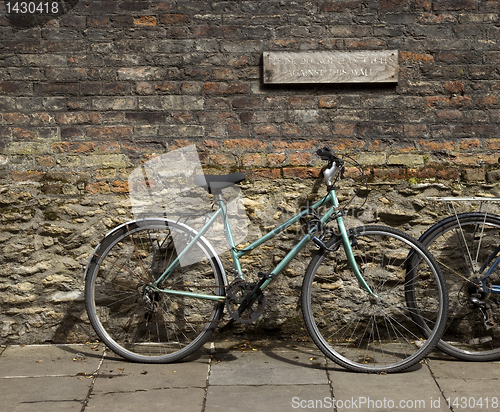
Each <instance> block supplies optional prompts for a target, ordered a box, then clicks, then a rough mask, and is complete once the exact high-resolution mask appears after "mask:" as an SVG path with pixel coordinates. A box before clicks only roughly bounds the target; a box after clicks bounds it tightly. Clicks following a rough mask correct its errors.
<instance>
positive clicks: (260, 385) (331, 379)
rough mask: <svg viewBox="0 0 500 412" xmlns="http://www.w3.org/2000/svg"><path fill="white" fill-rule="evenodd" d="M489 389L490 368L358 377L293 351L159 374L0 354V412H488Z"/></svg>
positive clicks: (66, 348)
mask: <svg viewBox="0 0 500 412" xmlns="http://www.w3.org/2000/svg"><path fill="white" fill-rule="evenodd" d="M210 348H212V350H211V349H210ZM499 383H500V361H497V362H482V363H469V362H461V361H457V360H455V359H452V358H449V357H447V356H445V355H442V354H440V352H433V353H432V354H431V356H429V357H428V358H427V359H426V360H425V361H423V362H422V363H420V364H418V365H415V366H414V367H413V368H411V369H409V370H407V371H405V372H402V373H398V374H363V373H353V372H349V371H347V370H345V369H343V368H340V367H339V366H337V365H335V364H333V363H332V362H331V361H330V360H327V359H326V358H325V356H324V355H323V354H322V353H321V352H319V351H318V350H317V349H316V348H315V347H314V346H313V345H310V344H303V343H297V342H291V343H290V342H289V343H287V342H272V341H268V342H265V341H264V342H260V343H258V344H255V345H254V344H251V343H249V342H246V341H244V342H238V341H236V342H222V343H216V344H215V346H210V345H209V346H208V347H206V348H205V349H204V350H201V351H199V353H198V354H196V356H193V357H191V358H190V359H188V360H187V361H185V362H180V363H176V364H168V365H165V364H160V365H156V364H138V363H131V362H128V361H126V360H124V359H121V358H120V357H118V356H116V355H114V354H113V353H112V352H110V351H109V350H108V351H106V349H105V348H104V347H103V346H102V345H38V346H24V347H20V346H12V347H11V346H8V347H0V411H2V412H3V411H4V410H5V411H9V412H11V411H13V412H16V411H18V412H19V411H21V412H58V411H70V412H72V411H79V412H86V411H90V410H92V411H94V410H95V411H103V412H111V411H120V412H122V411H128V410H131V411H140V410H142V409H144V408H148V409H153V410H172V411H175V412H184V411H186V412H187V411H189V412H198V411H199V412H215V411H217V412H224V411H227V412H232V411H238V412H245V411H252V412H254V411H264V410H269V411H273V412H280V411H310V410H315V411H337V412H342V411H375V410H377V411H386V412H391V411H432V412H434V411H452V412H459V411H460V412H461V411H472V412H484V411H488V412H490V411H491V412H493V411H495V412H498V411H499V410H500V405H499V403H500V394H499V393H498V392H499V391H498V389H497V388H498V384H499ZM448 402H450V403H451V405H449V404H448Z"/></svg>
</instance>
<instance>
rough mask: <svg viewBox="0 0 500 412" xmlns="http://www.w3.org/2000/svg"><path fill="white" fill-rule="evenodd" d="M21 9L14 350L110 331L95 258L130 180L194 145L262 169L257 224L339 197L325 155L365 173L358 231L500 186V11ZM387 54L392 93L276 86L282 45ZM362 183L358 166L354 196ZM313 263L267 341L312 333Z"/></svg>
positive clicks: (8, 39)
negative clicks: (265, 58)
mask: <svg viewBox="0 0 500 412" xmlns="http://www.w3.org/2000/svg"><path fill="white" fill-rule="evenodd" d="M6 3H7V2H5V1H0V10H1V11H0V13H1V14H0V211H1V214H0V250H1V254H0V264H1V265H0V303H1V308H2V311H1V313H0V343H2V342H9V343H35V342H44V341H57V342H62V341H85V340H87V339H94V335H93V334H92V332H91V330H90V329H89V327H88V324H87V323H86V315H85V311H84V305H83V295H82V290H83V282H82V281H83V271H84V268H85V265H86V261H87V258H88V256H89V253H90V252H91V250H92V249H93V247H95V245H96V244H97V243H98V242H99V239H100V238H101V237H102V236H103V235H104V234H105V233H106V232H107V231H108V230H109V229H110V228H112V227H114V226H115V225H117V224H119V223H121V222H124V221H127V220H129V219H131V218H132V216H131V212H130V202H129V200H128V197H127V191H128V186H127V177H128V174H129V173H130V171H131V170H133V169H134V167H136V166H137V165H139V164H140V163H141V162H143V161H145V160H147V159H149V158H151V157H152V156H155V155H156V154H160V153H163V152H165V151H168V150H171V149H173V148H176V147H180V146H183V145H185V144H189V143H195V144H196V145H197V147H198V150H199V152H200V154H201V158H202V161H203V163H204V166H205V167H206V169H207V170H209V171H213V172H215V173H225V172H230V171H235V170H242V171H244V172H245V174H246V175H247V181H246V182H245V183H244V185H243V190H244V195H245V196H246V198H247V201H246V205H247V211H248V214H249V216H250V218H251V220H252V223H253V224H254V225H255V227H262V228H267V227H270V226H272V225H275V224H276V223H277V222H280V221H282V220H283V219H284V218H285V217H286V216H287V215H288V214H290V213H291V212H292V211H293V210H298V208H300V205H301V204H303V202H304V200H305V199H306V198H307V197H308V196H310V195H311V196H312V195H313V194H314V193H316V192H317V191H318V190H320V191H321V190H324V189H318V188H320V187H321V181H320V180H318V179H317V178H318V176H319V168H320V167H321V164H320V161H319V159H318V158H317V157H316V156H315V155H314V152H315V150H316V149H317V148H318V147H320V146H323V145H328V146H329V147H331V148H332V149H334V150H335V151H337V152H338V153H341V154H349V155H351V156H352V157H353V158H355V159H356V160H357V161H358V162H359V163H360V164H361V165H362V166H363V167H364V170H365V173H366V176H367V180H368V186H366V187H363V190H362V191H361V192H360V197H359V198H357V199H356V200H355V201H354V205H355V206H353V207H352V208H351V209H349V211H350V212H352V213H350V216H351V220H352V223H353V224H357V223H360V222H375V221H377V222H379V223H382V224H387V225H391V226H395V227H399V228H402V229H404V230H407V231H410V232H411V233H413V234H415V235H418V234H419V233H421V232H422V231H423V230H424V229H425V228H426V227H428V225H430V224H431V223H433V222H435V221H436V220H438V219H439V217H440V216H444V215H445V214H446V213H447V212H446V209H445V208H444V207H443V206H442V205H436V204H433V203H432V202H429V201H427V200H426V197H427V196H436V195H441V194H446V195H449V194H472V193H474V194H477V193H483V194H497V190H498V187H497V181H499V180H500V169H499V167H498V162H497V160H498V157H499V149H500V138H499V137H498V128H499V122H500V102H499V97H500V80H499V79H500V74H499V71H498V66H499V63H500V51H499V45H498V39H500V19H499V14H498V13H499V8H500V6H499V5H498V2H497V1H495V0H426V1H423V0H391V1H388V0H378V1H375V0H366V1H358V0H349V1H344V0H342V1H335V2H328V1H307V2H306V1H290V2H288V1H188V0H183V1H66V2H54V3H57V4H58V13H57V14H55V15H50V14H49V15H40V16H35V17H33V16H29V15H24V16H19V15H14V14H11V15H8V16H7V15H5V10H6V7H7V5H6ZM11 3H12V2H11ZM385 49H395V50H398V51H399V65H400V68H399V82H398V83H397V84H394V85H391V84H388V85H377V84H357V85H337V84H330V85H300V86H287V85H264V84H263V81H262V53H263V52H264V51H279V50H289V51H297V50H301V51H304V50H314V51H318V50H385ZM359 182H360V177H359V174H358V172H357V170H356V169H355V168H349V169H348V171H347V179H346V180H344V181H343V183H342V186H343V187H344V188H345V189H344V190H343V191H342V193H341V199H343V200H347V199H349V198H350V196H351V195H352V194H353V193H354V191H353V188H355V187H356V185H358V184H359ZM320 193H321V192H320ZM368 193H369V195H370V196H369V200H368V203H367V204H366V205H365V206H363V207H362V208H361V209H357V208H356V207H361V205H362V204H363V201H364V198H363V197H364V196H365V195H367V194H368ZM356 205H357V206H356ZM363 211H364V213H363V214H361V212H363ZM294 239H296V237H295V234H294V233H291V232H290V233H287V234H286V235H284V236H283V237H281V238H280V239H279V240H278V241H277V243H276V244H275V245H274V246H270V247H269V248H267V249H264V250H263V251H262V252H260V253H256V254H255V255H253V258H251V259H250V258H249V260H248V262H247V263H249V267H248V269H249V270H248V272H249V276H250V277H251V276H252V274H253V275H255V273H256V272H257V271H259V270H269V269H271V268H272V267H273V263H276V259H277V257H279V256H282V255H283V254H284V253H285V252H284V251H285V250H286V249H287V248H289V247H290V245H291V244H292V242H293V240H294ZM308 254H309V252H307V251H306V252H304V254H303V255H302V258H301V259H298V260H296V261H295V262H293V263H292V264H291V265H290V267H289V268H287V269H286V270H285V272H284V276H283V277H281V278H280V279H279V280H278V281H277V282H276V284H275V286H274V287H275V289H274V290H275V291H280V292H281V293H282V294H283V296H282V297H280V298H271V299H270V301H269V305H268V311H267V313H266V316H265V318H264V319H263V320H262V321H261V322H260V323H259V324H258V325H257V326H248V328H250V329H249V330H254V331H262V330H279V331H282V333H292V332H293V333H299V334H300V333H304V332H303V330H302V324H301V322H300V312H299V310H298V307H297V303H298V295H299V291H300V284H301V279H302V277H301V275H302V274H303V272H304V270H305V268H306V266H307V261H308ZM260 326H262V327H263V328H264V329H261V328H260Z"/></svg>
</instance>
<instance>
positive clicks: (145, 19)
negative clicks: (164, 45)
mask: <svg viewBox="0 0 500 412" xmlns="http://www.w3.org/2000/svg"><path fill="white" fill-rule="evenodd" d="M134 24H135V25H136V26H156V24H157V21H156V17H154V16H140V17H135V18H134Z"/></svg>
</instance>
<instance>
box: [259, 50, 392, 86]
mask: <svg viewBox="0 0 500 412" xmlns="http://www.w3.org/2000/svg"><path fill="white" fill-rule="evenodd" d="M398 67H399V66H398V51H397V50H380V51H379V50H377V51H353V52H349V51H312V52H264V83H267V84H279V83H287V84H291V83H396V82H397V81H398Z"/></svg>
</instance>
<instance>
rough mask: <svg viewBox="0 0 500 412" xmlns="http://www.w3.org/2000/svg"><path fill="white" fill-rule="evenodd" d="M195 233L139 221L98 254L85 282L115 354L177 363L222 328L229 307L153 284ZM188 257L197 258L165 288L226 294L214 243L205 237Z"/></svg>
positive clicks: (97, 322)
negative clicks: (226, 309)
mask: <svg viewBox="0 0 500 412" xmlns="http://www.w3.org/2000/svg"><path fill="white" fill-rule="evenodd" d="M195 235H196V232H195V231H194V230H193V229H191V228H189V227H188V226H186V225H183V224H179V223H175V222H172V221H167V220H164V219H144V220H137V221H133V222H129V223H126V224H124V225H122V226H119V227H118V228H116V229H114V230H113V231H112V232H111V233H110V234H108V235H107V236H106V237H105V238H104V240H103V241H102V242H101V244H100V245H99V246H98V247H97V248H96V250H95V251H94V253H93V255H92V257H91V259H90V261H89V265H88V267H87V271H86V279H85V303H86V308H87V313H88V316H89V320H90V323H91V324H92V326H93V328H94V330H95V332H96V333H97V335H98V336H99V337H100V338H101V339H102V340H103V341H104V343H105V344H106V345H107V346H108V347H109V348H110V349H111V350H113V351H114V352H115V353H116V354H118V355H120V356H122V357H124V358H126V359H128V360H131V361H135V362H145V363H167V362H174V361H178V360H180V359H182V358H184V357H186V356H188V355H190V354H192V353H193V352H195V351H196V350H198V349H199V348H200V347H201V346H203V344H204V343H205V342H206V341H207V339H208V338H209V337H210V335H211V334H212V332H213V331H214V330H215V328H216V327H217V324H218V321H219V320H220V318H221V316H222V312H223V308H224V306H223V303H221V302H217V301H213V300H207V299H200V298H197V297H193V296H186V295H174V294H170V293H163V292H161V291H159V290H156V289H154V288H153V287H152V283H153V282H154V281H155V280H157V279H158V278H159V276H160V275H162V273H163V272H164V271H165V270H166V269H167V268H168V267H169V266H170V264H171V263H172V262H173V261H174V259H175V258H176V257H177V252H176V245H177V246H178V245H179V244H186V243H187V242H188V241H189V240H190V239H192V238H193V237H194V236H195ZM179 242H182V243H179ZM189 253H190V255H191V256H193V255H197V257H198V258H197V259H193V263H191V264H186V265H178V266H177V268H176V269H175V270H174V271H173V272H172V273H171V274H170V275H169V276H168V278H167V279H166V280H164V281H163V282H162V283H161V284H160V285H158V286H159V288H160V289H163V290H165V289H173V290H176V291H184V292H191V293H203V294H205V295H210V296H213V297H216V296H224V295H225V282H224V278H223V275H222V273H223V272H222V269H221V267H220V265H219V261H218V259H217V257H216V255H215V252H214V251H213V249H212V248H211V246H210V245H209V244H208V243H207V242H206V241H205V240H204V239H203V238H200V239H199V240H198V242H197V243H196V244H195V245H194V247H193V249H191V250H190V251H189ZM201 258H203V259H201Z"/></svg>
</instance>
